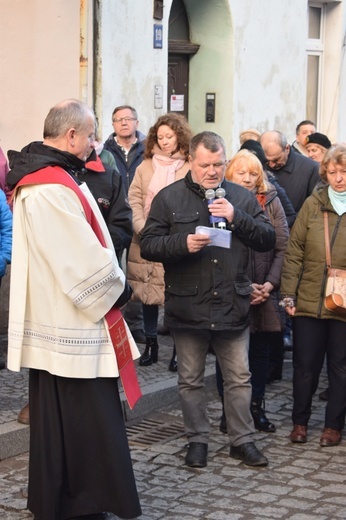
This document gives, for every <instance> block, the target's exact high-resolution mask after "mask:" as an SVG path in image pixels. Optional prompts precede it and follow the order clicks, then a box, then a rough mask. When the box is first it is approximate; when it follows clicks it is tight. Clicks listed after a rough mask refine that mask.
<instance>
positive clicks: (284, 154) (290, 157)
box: [260, 131, 320, 213]
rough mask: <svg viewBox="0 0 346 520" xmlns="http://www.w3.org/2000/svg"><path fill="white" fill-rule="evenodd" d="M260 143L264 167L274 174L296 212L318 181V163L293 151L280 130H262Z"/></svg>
mask: <svg viewBox="0 0 346 520" xmlns="http://www.w3.org/2000/svg"><path fill="white" fill-rule="evenodd" d="M260 143H261V145H262V148H263V150H264V153H265V156H266V158H267V164H266V168H267V169H268V170H269V171H270V172H271V173H273V174H274V176H275V178H276V180H277V181H278V183H279V184H280V186H282V188H283V189H284V190H285V191H286V194H287V196H288V198H289V199H290V201H291V202H292V205H293V207H294V209H295V211H296V213H298V211H299V210H300V208H301V207H302V205H303V202H304V201H305V199H306V198H307V197H309V195H311V193H312V190H313V189H314V187H315V186H316V184H317V183H318V182H319V181H320V176H319V164H318V163H317V162H316V161H313V160H312V159H310V158H309V157H305V156H304V155H301V154H298V153H296V152H294V151H293V150H292V148H291V146H290V145H289V144H288V143H287V139H286V137H285V136H284V134H282V133H281V132H278V131H271V132H264V133H263V134H262V135H261V137H260Z"/></svg>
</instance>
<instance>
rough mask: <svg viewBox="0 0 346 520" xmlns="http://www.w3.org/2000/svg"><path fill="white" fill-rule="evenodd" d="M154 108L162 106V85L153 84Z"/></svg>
mask: <svg viewBox="0 0 346 520" xmlns="http://www.w3.org/2000/svg"><path fill="white" fill-rule="evenodd" d="M154 108H163V85H155V94H154Z"/></svg>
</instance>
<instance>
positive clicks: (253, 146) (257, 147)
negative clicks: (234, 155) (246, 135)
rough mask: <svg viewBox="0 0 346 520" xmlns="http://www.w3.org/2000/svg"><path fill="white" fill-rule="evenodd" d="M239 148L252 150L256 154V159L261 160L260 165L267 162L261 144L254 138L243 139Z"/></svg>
mask: <svg viewBox="0 0 346 520" xmlns="http://www.w3.org/2000/svg"><path fill="white" fill-rule="evenodd" d="M240 150H249V151H250V152H252V153H253V154H254V155H256V156H257V159H259V160H260V161H261V163H262V166H264V165H265V164H266V162H267V158H266V156H265V154H264V151H263V148H262V145H261V144H260V143H259V142H258V141H255V140H254V139H248V140H247V141H245V143H243V144H242V145H241V147H240Z"/></svg>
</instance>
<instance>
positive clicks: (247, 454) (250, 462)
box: [229, 442, 268, 466]
mask: <svg viewBox="0 0 346 520" xmlns="http://www.w3.org/2000/svg"><path fill="white" fill-rule="evenodd" d="M229 454H230V456H231V457H233V459H239V460H242V461H243V462H244V464H245V465H246V466H267V464H268V459H267V457H265V456H264V455H263V454H262V453H261V452H260V451H259V450H258V449H257V448H256V446H255V443H254V442H245V443H244V444H241V445H240V446H231V449H230V452H229Z"/></svg>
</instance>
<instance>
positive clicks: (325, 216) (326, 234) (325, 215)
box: [323, 211, 332, 267]
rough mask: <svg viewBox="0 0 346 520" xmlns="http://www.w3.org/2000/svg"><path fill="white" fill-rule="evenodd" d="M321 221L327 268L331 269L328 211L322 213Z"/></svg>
mask: <svg viewBox="0 0 346 520" xmlns="http://www.w3.org/2000/svg"><path fill="white" fill-rule="evenodd" d="M323 221H324V241H325V246H326V261H327V267H331V265H332V257H331V254H330V240H329V226H328V211H324V212H323Z"/></svg>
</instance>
